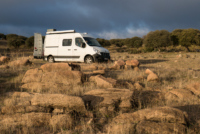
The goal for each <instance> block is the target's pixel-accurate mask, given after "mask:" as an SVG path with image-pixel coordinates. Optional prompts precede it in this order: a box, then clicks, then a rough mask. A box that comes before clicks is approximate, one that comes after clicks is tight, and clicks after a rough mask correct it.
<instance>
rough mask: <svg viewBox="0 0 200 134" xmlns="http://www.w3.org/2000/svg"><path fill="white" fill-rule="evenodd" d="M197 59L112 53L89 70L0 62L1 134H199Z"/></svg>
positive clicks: (188, 55)
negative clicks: (110, 59) (107, 58)
mask: <svg viewBox="0 0 200 134" xmlns="http://www.w3.org/2000/svg"><path fill="white" fill-rule="evenodd" d="M13 55H14V54H13ZM199 55H200V54H198V53H147V54H136V55H133V54H132V55H129V54H124V53H123V54H122V53H112V54H111V57H112V61H109V62H108V63H94V64H90V65H86V64H84V63H60V62H56V63H47V62H45V61H42V60H41V59H33V58H32V56H29V57H24V56H19V57H17V56H16V57H15V56H12V57H11V56H1V57H0V64H1V65H0V111H1V112H0V133H2V134H3V133H8V134H13V133H14V134H15V133H16V134H73V133H75V134H78V133H80V134H93V133H97V134H135V133H136V134H145V133H149V134H171V133H173V134H196V133H199V132H200V127H199V126H200V113H199V110H200V105H199V104H200V98H199V95H200V82H199V77H200V68H199V65H200V62H199V60H200V58H199Z"/></svg>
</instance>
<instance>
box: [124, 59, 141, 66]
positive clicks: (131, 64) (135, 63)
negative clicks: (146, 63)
mask: <svg viewBox="0 0 200 134" xmlns="http://www.w3.org/2000/svg"><path fill="white" fill-rule="evenodd" d="M126 65H130V66H132V67H139V65H140V62H139V61H138V60H135V59H133V60H127V61H126Z"/></svg>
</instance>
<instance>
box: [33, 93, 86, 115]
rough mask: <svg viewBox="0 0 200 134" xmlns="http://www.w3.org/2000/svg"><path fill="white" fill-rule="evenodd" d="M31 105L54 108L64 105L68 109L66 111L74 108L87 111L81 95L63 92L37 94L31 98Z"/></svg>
mask: <svg viewBox="0 0 200 134" xmlns="http://www.w3.org/2000/svg"><path fill="white" fill-rule="evenodd" d="M31 105H33V106H42V107H52V108H58V107H63V108H65V110H66V111H65V112H67V111H73V110H75V111H78V112H85V110H86V109H85V105H84V102H83V100H82V99H81V98H80V97H76V96H68V95H63V94H36V95H35V96H34V97H33V98H32V99H31Z"/></svg>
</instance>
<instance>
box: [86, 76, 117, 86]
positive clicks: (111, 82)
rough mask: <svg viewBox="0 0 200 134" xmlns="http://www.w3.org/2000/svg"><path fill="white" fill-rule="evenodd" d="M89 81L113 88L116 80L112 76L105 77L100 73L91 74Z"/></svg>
mask: <svg viewBox="0 0 200 134" xmlns="http://www.w3.org/2000/svg"><path fill="white" fill-rule="evenodd" d="M89 81H93V82H95V83H96V84H97V86H99V87H105V88H113V87H114V86H115V85H116V82H117V81H116V80H115V79H112V78H105V77H103V76H101V75H97V76H91V77H90V78H89Z"/></svg>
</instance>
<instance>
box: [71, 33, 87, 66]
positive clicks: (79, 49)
mask: <svg viewBox="0 0 200 134" xmlns="http://www.w3.org/2000/svg"><path fill="white" fill-rule="evenodd" d="M83 43H85V42H84V40H83V39H82V38H81V37H76V38H75V45H73V52H72V54H73V61H79V62H84V57H85V53H86V44H85V47H83V46H82V45H83Z"/></svg>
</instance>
